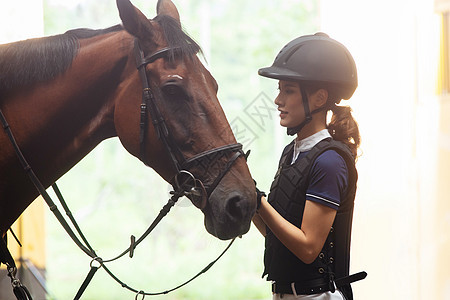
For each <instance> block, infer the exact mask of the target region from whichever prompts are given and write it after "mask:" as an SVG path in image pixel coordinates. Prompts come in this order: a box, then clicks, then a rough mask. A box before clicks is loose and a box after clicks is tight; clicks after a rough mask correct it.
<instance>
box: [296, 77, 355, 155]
mask: <svg viewBox="0 0 450 300" xmlns="http://www.w3.org/2000/svg"><path fill="white" fill-rule="evenodd" d="M303 86H304V88H305V89H306V92H307V93H308V95H311V94H314V93H315V92H317V91H318V90H319V89H324V90H327V92H328V100H327V103H326V104H325V105H326V106H325V110H326V111H331V112H332V116H331V121H330V123H329V124H328V125H327V129H328V131H329V132H330V134H331V136H332V137H333V139H334V140H336V141H340V142H343V143H344V144H346V145H347V146H348V147H349V148H350V151H351V152H352V154H353V157H354V158H355V160H356V158H357V155H358V147H359V145H360V143H361V137H360V135H359V127H358V123H357V122H356V120H355V119H354V118H353V115H352V109H351V107H350V106H341V105H338V104H339V103H340V102H341V99H342V95H341V94H340V93H339V91H338V90H336V89H334V87H333V86H332V85H326V86H325V85H324V84H321V83H310V84H308V85H303ZM301 87H302V85H300V88H301Z"/></svg>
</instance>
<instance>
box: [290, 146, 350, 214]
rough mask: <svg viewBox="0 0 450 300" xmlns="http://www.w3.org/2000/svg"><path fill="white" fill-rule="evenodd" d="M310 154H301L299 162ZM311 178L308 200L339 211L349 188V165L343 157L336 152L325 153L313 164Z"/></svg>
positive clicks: (307, 194) (307, 192)
mask: <svg viewBox="0 0 450 300" xmlns="http://www.w3.org/2000/svg"><path fill="white" fill-rule="evenodd" d="M308 152H309V151H306V152H301V153H300V154H299V156H298V158H297V160H298V159H301V158H302V157H304V156H305V155H307V154H308ZM309 178H310V182H309V185H308V188H307V190H306V200H309V201H313V202H316V203H319V204H323V205H325V206H328V207H330V208H332V209H335V210H338V209H339V205H340V203H341V199H343V197H344V196H345V192H346V190H347V186H348V170H347V164H346V163H345V161H344V159H343V158H342V156H340V155H339V154H338V153H337V152H336V151H334V150H328V151H325V152H324V153H322V154H321V155H319V156H318V157H317V159H316V161H315V162H314V163H313V166H312V168H311V170H310V174H309Z"/></svg>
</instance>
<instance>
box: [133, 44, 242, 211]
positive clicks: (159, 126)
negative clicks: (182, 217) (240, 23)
mask: <svg viewBox="0 0 450 300" xmlns="http://www.w3.org/2000/svg"><path fill="white" fill-rule="evenodd" d="M134 52H135V57H136V65H137V69H138V70H139V76H140V79H141V82H142V87H143V91H142V103H141V106H140V109H141V110H140V111H141V113H140V133H139V143H140V147H139V148H140V159H141V160H142V161H143V162H144V163H145V150H146V144H145V140H146V136H147V125H148V113H150V117H151V120H152V123H153V127H154V128H155V131H156V133H157V136H158V138H159V139H160V140H161V142H162V143H163V145H164V147H165V148H166V150H167V153H169V155H170V158H171V161H172V166H173V167H174V169H175V170H176V175H175V177H174V181H173V183H172V185H175V188H180V187H181V186H183V185H184V187H185V189H186V190H185V192H186V193H185V194H186V196H187V197H188V198H190V199H191V201H192V202H193V203H194V205H196V206H197V207H198V208H200V209H204V208H205V206H206V203H207V201H206V200H207V198H208V196H210V195H211V193H212V192H213V191H214V189H215V188H216V187H217V185H218V184H219V183H220V181H221V180H222V178H223V177H224V176H225V174H226V173H227V172H228V171H229V170H230V168H231V167H232V165H233V163H234V162H235V161H236V159H238V158H239V157H240V156H245V154H244V152H243V151H242V144H239V143H236V144H230V145H225V146H222V147H217V148H214V149H210V150H207V151H204V152H202V153H199V154H197V155H195V156H193V157H190V158H185V157H184V155H183V153H182V152H181V151H180V149H179V147H178V146H177V144H176V142H175V141H174V138H173V136H172V135H171V134H170V132H169V129H168V127H167V124H166V122H165V119H164V117H163V116H162V115H161V112H160V110H159V108H158V106H157V104H156V100H155V96H154V93H153V92H152V90H151V88H150V83H149V80H148V77H147V72H146V66H147V65H148V64H151V63H153V62H155V61H156V60H158V59H161V58H168V57H169V53H172V54H173V55H175V54H177V53H179V52H181V50H180V48H169V47H166V48H163V49H161V50H158V51H156V52H155V53H153V54H151V55H149V56H145V55H144V51H143V50H142V49H141V46H140V43H139V40H138V39H135V41H134ZM224 158H226V159H227V160H228V162H227V164H226V166H225V168H223V169H222V170H221V171H220V173H219V174H218V175H217V176H216V178H215V180H214V181H213V182H212V184H210V185H204V184H203V182H202V181H201V180H199V179H197V178H195V177H194V175H192V173H191V172H190V171H189V170H190V169H191V168H193V167H198V166H200V167H202V168H203V169H208V167H209V166H210V165H212V164H214V163H216V162H217V161H218V160H221V159H224ZM181 182H183V184H181ZM199 195H201V196H200V197H199ZM200 198H201V199H200Z"/></svg>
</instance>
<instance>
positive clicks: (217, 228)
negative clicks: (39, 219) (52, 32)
mask: <svg viewBox="0 0 450 300" xmlns="http://www.w3.org/2000/svg"><path fill="white" fill-rule="evenodd" d="M117 7H118V10H119V14H120V18H121V20H122V24H121V25H117V26H114V27H111V28H108V29H102V30H91V29H75V30H70V31H68V32H66V33H64V34H61V35H56V36H51V37H43V38H37V39H30V40H26V41H19V42H15V43H10V44H4V45H0V111H1V112H2V114H3V115H4V117H5V119H6V120H7V122H8V125H9V127H8V128H10V129H11V131H12V133H13V134H14V137H15V139H16V141H17V144H18V147H19V148H20V150H21V151H22V153H23V155H24V157H25V158H26V160H27V161H28V163H29V165H30V167H31V168H32V170H33V171H34V172H35V174H36V176H37V177H38V178H39V179H40V181H41V182H42V185H43V186H44V187H45V188H48V187H49V186H51V185H52V184H53V183H54V182H55V181H56V180H57V179H58V178H60V177H61V176H62V175H63V174H65V173H66V172H68V171H69V170H70V169H71V168H72V167H73V166H74V165H75V164H77V163H78V162H79V161H80V160H81V159H82V158H83V157H84V156H86V155H87V154H88V153H89V152H90V151H91V150H92V149H94V148H95V147H96V146H97V145H98V144H99V143H100V142H101V141H103V140H105V139H108V138H111V137H116V136H117V137H118V138H119V139H120V141H121V143H122V145H123V146H124V148H125V149H126V150H127V151H128V152H129V153H131V154H132V155H134V156H135V157H137V158H138V159H140V160H141V161H142V162H143V163H144V164H146V165H148V166H150V167H151V168H153V169H154V170H155V171H156V172H157V173H158V174H159V175H160V176H161V177H162V178H163V179H164V180H166V181H167V182H169V183H172V184H173V182H174V179H176V175H177V174H179V173H180V169H182V170H186V171H188V172H186V173H187V174H192V176H193V178H195V180H196V181H199V182H200V183H201V185H202V187H203V185H204V189H203V190H204V191H207V197H206V198H207V201H206V203H203V205H201V209H202V211H203V213H204V219H205V220H204V223H205V228H206V230H207V231H208V232H209V233H211V234H212V235H214V236H215V237H217V238H219V239H224V240H225V239H231V238H233V237H236V236H240V235H242V234H245V233H246V232H247V231H248V230H249V228H250V223H251V218H252V216H253V214H254V212H255V209H256V199H255V198H256V194H255V185H254V183H253V180H252V178H251V175H250V172H249V170H248V167H247V164H246V161H245V158H244V157H243V156H242V155H240V154H238V155H235V152H239V151H240V152H242V150H239V149H238V148H239V147H236V146H233V145H238V144H237V143H236V139H235V137H234V135H233V133H232V130H231V127H230V125H229V123H228V121H227V119H226V117H225V114H224V112H223V110H222V108H221V106H220V104H219V101H218V99H217V89H218V85H217V82H216V81H215V79H214V78H213V76H212V75H211V74H210V72H209V71H208V70H207V69H206V68H205V66H204V65H203V64H202V63H201V61H200V59H199V58H198V56H197V54H198V53H199V51H201V50H200V47H199V46H198V45H197V44H196V43H195V42H194V41H193V40H192V39H191V38H190V37H189V36H188V35H187V34H186V33H185V32H184V31H183V30H182V27H181V22H180V17H179V13H178V11H177V9H176V7H175V5H174V4H173V3H172V2H171V1H170V0H159V1H158V3H157V16H156V17H155V18H154V19H148V18H147V17H146V16H145V15H144V14H143V13H142V12H141V11H140V10H138V9H137V8H136V7H135V6H134V5H133V4H132V3H131V2H130V1H129V0H117ZM143 78H144V79H143ZM143 89H144V92H143ZM143 94H144V95H146V97H144V98H145V99H147V100H149V99H150V102H151V103H148V106H146V105H143ZM5 127H6V126H5ZM164 137H165V138H164ZM230 145H231V146H230ZM231 156H233V157H234V158H233V160H235V161H234V162H233V163H232V165H231V164H230V163H229V161H230V159H231ZM224 168H226V169H227V172H224V171H223V169H224ZM37 196H38V192H37V190H36V189H35V187H34V186H33V184H32V183H31V181H30V179H29V178H28V176H27V174H26V172H25V171H24V170H23V168H22V166H21V164H20V162H19V159H18V157H17V155H16V152H15V150H14V147H13V145H12V143H11V142H10V140H9V139H8V135H7V132H6V130H5V131H4V130H0V233H1V236H2V237H3V236H4V235H5V234H6V232H7V230H8V228H10V226H11V225H12V224H13V222H14V221H15V220H16V219H17V218H18V217H19V215H20V214H21V213H22V212H23V211H24V210H25V209H26V208H27V206H28V205H29V204H30V203H31V202H32V201H33V200H34V199H35V198H36V197H37ZM191 200H192V199H191Z"/></svg>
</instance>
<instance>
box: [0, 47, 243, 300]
mask: <svg viewBox="0 0 450 300" xmlns="http://www.w3.org/2000/svg"><path fill="white" fill-rule="evenodd" d="M179 50H180V49H178V48H163V49H161V50H159V51H156V52H155V53H153V54H151V55H149V56H144V52H143V51H142V49H141V47H140V45H139V42H138V40H137V39H135V50H134V51H135V57H136V64H137V69H138V70H139V74H140V78H141V81H142V85H143V96H142V103H141V106H140V108H141V114H140V134H139V143H140V159H141V161H142V162H144V163H145V149H146V144H145V139H146V136H147V125H148V123H147V122H148V121H147V120H148V112H149V113H150V117H151V119H152V123H153V126H154V128H155V131H156V132H157V135H158V138H159V139H160V140H161V141H162V143H163V144H164V147H165V148H166V150H167V152H168V153H169V155H170V157H171V160H172V164H173V167H174V168H175V170H176V175H175V176H174V179H173V182H172V186H173V188H174V191H173V192H171V194H172V196H171V198H170V199H169V201H168V203H167V204H166V205H164V206H163V208H162V209H161V211H160V213H159V214H158V216H157V217H156V218H155V220H154V221H153V222H152V223H151V224H150V226H149V227H148V229H147V230H146V231H145V232H144V234H142V236H141V237H140V238H138V239H136V238H135V237H134V236H131V244H130V246H129V247H128V248H127V249H126V250H125V251H123V252H122V253H121V254H119V255H118V256H116V257H114V258H112V259H108V260H105V259H102V258H101V257H99V256H97V254H96V252H95V251H94V249H93V248H92V247H91V245H90V244H89V242H88V241H87V239H86V237H85V236H84V234H83V232H82V231H81V229H80V227H79V226H78V224H77V222H76V220H75V219H74V217H73V214H72V213H71V211H70V209H69V207H68V206H67V204H66V202H65V200H64V198H63V196H62V194H61V192H60V191H59V188H58V186H57V185H56V183H55V184H53V185H52V188H53V190H54V192H55V194H56V196H57V198H58V199H59V201H60V203H61V205H62V207H63V209H64V211H65V212H66V214H67V216H68V218H69V220H70V222H71V223H72V226H73V228H74V229H75V231H74V230H73V229H72V227H71V225H69V223H68V222H67V221H66V219H65V218H64V217H63V215H62V213H61V212H60V211H59V209H58V207H57V206H56V204H55V203H54V202H53V200H52V199H51V197H50V195H49V194H48V193H47V191H46V188H45V187H44V186H43V184H42V183H41V181H40V180H39V178H38V177H37V176H36V174H35V173H34V171H33V169H32V168H31V166H30V165H29V164H28V162H27V160H26V159H25V157H24V155H23V153H22V151H21V150H20V147H19V146H18V144H17V142H16V140H15V138H14V135H13V133H12V130H11V128H10V126H9V124H8V122H7V120H6V118H5V116H4V115H3V112H2V111H1V109H0V121H1V124H2V126H3V129H4V130H5V132H6V134H7V135H8V138H9V140H10V142H11V144H12V146H13V148H14V150H15V152H16V154H17V156H18V158H19V161H20V163H21V165H22V168H23V169H24V171H25V172H26V174H27V175H28V176H29V178H30V180H31V181H32V183H33V184H34V186H35V187H36V189H37V190H38V191H39V193H40V194H41V196H42V198H43V199H44V200H45V202H46V203H47V205H48V206H49V208H50V210H51V211H52V212H53V214H54V215H55V217H56V218H57V219H58V221H59V222H60V224H61V226H62V227H63V228H64V229H65V231H66V232H67V234H68V235H69V236H70V237H71V238H72V240H73V241H74V242H75V244H76V245H77V246H78V247H79V248H80V249H81V250H82V251H83V252H84V253H86V254H87V255H88V256H90V257H91V258H92V261H91V264H90V267H91V269H90V271H89V273H88V275H87V276H86V279H85V280H84V282H83V284H82V286H81V287H80V289H79V291H78V293H77V295H76V296H75V298H74V299H80V298H81V296H82V294H83V292H84V291H85V289H86V288H87V286H88V285H89V283H90V281H91V280H92V278H93V276H94V275H95V273H96V271H97V270H98V269H99V268H100V267H102V268H103V269H104V270H105V271H106V272H107V273H108V275H110V276H111V278H113V279H114V280H115V281H116V282H117V283H119V284H120V285H121V286H122V287H123V288H126V289H128V290H130V291H132V292H135V293H137V294H136V299H137V298H138V296H142V299H143V298H144V296H146V295H161V294H167V293H170V292H172V291H174V290H176V289H179V288H181V287H183V286H185V285H186V284H188V283H190V282H191V281H193V280H194V279H196V278H197V277H198V276H200V275H201V274H203V273H205V272H206V271H208V270H209V269H210V268H211V267H212V266H213V265H214V264H215V263H216V262H217V261H218V260H219V259H220V258H221V257H222V256H223V255H224V254H225V252H226V251H228V249H229V248H230V247H231V245H232V244H233V242H234V240H235V239H233V240H231V242H230V243H229V245H228V246H227V247H226V248H225V249H224V250H223V252H222V253H221V254H220V255H219V256H218V257H217V258H216V259H215V260H214V261H212V262H211V263H209V264H208V265H207V266H206V267H205V268H203V269H202V270H201V271H200V272H199V273H197V274H196V275H195V276H194V277H192V278H191V279H189V280H187V281H186V282H184V283H183V284H180V285H178V286H177V287H175V288H172V289H170V290H167V291H164V292H158V293H148V292H144V291H142V290H137V289H134V288H132V287H130V286H128V285H127V284H126V283H124V282H123V281H121V280H120V279H119V278H118V277H117V276H115V275H114V274H113V273H112V272H111V271H110V270H109V269H108V268H107V266H106V265H105V263H108V262H112V261H115V260H117V259H119V258H121V257H123V256H124V255H126V254H129V255H130V257H133V253H134V250H135V249H136V247H137V246H138V245H139V244H140V243H141V242H142V241H143V240H144V239H145V238H146V237H147V236H148V235H149V234H150V233H151V232H152V231H153V229H154V228H155V227H156V225H158V224H159V222H160V221H161V220H162V219H163V218H164V217H165V216H166V215H167V213H168V212H169V211H170V209H171V208H172V207H173V206H174V205H175V203H176V202H177V201H178V199H179V198H180V197H182V196H187V197H188V198H189V199H190V200H191V201H192V203H193V204H194V205H195V206H197V207H198V208H200V209H202V210H203V209H204V208H205V206H206V205H207V198H208V197H209V196H210V195H211V193H212V192H213V191H214V190H215V188H216V187H217V185H218V184H219V183H220V181H221V180H222V178H223V177H224V176H225V175H226V174H227V173H228V171H229V170H230V169H231V167H232V165H233V163H234V162H235V161H236V160H237V159H238V158H239V157H240V156H244V157H245V158H247V156H248V153H247V154H244V152H243V151H242V145H241V144H239V143H236V144H230V145H225V146H221V147H217V148H214V149H210V150H207V151H204V152H202V153H199V154H197V155H195V156H193V157H190V158H185V157H184V155H183V154H182V152H181V151H180V149H179V148H178V146H177V144H176V143H175V141H174V139H173V137H172V135H170V133H169V130H168V127H167V125H166V123H165V120H164V118H163V116H162V115H161V113H160V111H159V109H158V106H157V105H156V101H155V97H154V94H153V92H152V90H151V89H150V85H149V81H148V78H147V73H146V66H147V65H148V64H150V63H153V62H155V61H156V60H157V59H160V58H166V57H168V54H169V53H170V52H171V51H173V53H175V52H177V51H179ZM224 159H226V160H227V162H226V164H225V167H224V168H222V169H221V170H220V171H219V174H218V175H217V176H216V177H215V179H214V181H213V182H212V183H211V184H207V185H206V186H205V185H204V184H203V182H202V181H201V180H200V179H197V178H196V177H195V176H194V175H193V174H192V173H191V172H190V171H189V170H190V169H191V168H196V169H198V168H203V169H205V170H207V169H208V168H209V167H210V166H211V165H212V164H215V163H217V162H218V161H220V160H224ZM75 232H76V233H75ZM0 238H1V237H0ZM0 263H5V264H6V265H7V266H8V276H10V277H11V283H12V286H13V290H14V293H15V295H16V297H17V299H20V300H21V299H27V300H28V299H31V295H30V294H29V293H28V291H27V289H26V287H24V286H23V285H22V284H21V283H20V281H19V280H18V279H17V278H16V277H15V273H16V270H17V268H16V266H15V263H14V259H13V258H12V256H11V255H10V253H9V251H8V249H7V246H6V244H5V243H3V240H2V243H0Z"/></svg>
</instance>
